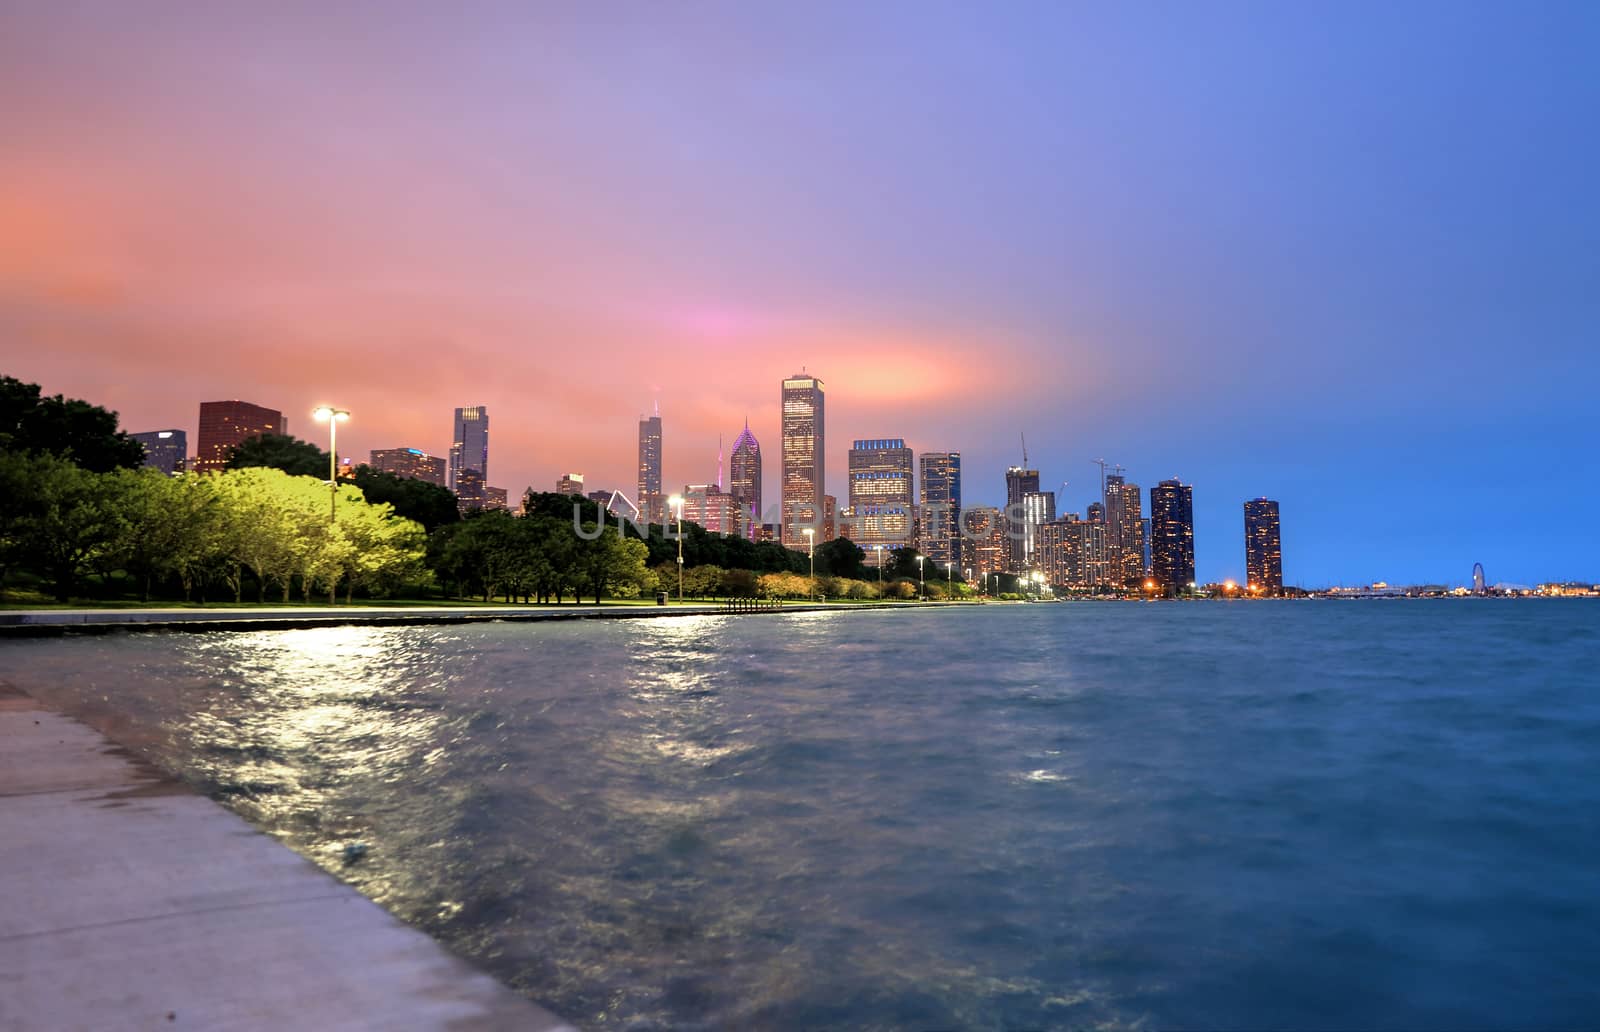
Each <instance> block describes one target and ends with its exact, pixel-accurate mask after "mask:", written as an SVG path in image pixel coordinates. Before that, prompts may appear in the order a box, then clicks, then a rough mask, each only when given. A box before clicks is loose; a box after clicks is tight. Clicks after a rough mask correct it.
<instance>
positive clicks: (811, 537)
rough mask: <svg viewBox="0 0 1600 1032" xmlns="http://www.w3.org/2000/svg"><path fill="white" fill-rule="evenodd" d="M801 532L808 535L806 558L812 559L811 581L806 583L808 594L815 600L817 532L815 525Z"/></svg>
mask: <svg viewBox="0 0 1600 1032" xmlns="http://www.w3.org/2000/svg"><path fill="white" fill-rule="evenodd" d="M800 533H802V534H804V535H805V536H806V558H807V559H809V560H810V561H811V583H810V584H808V585H806V595H807V596H808V597H809V598H810V599H811V601H813V602H815V601H816V600H817V532H816V529H815V528H813V527H807V528H806V529H805V530H802V531H801V532H800Z"/></svg>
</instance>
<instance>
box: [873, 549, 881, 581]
mask: <svg viewBox="0 0 1600 1032" xmlns="http://www.w3.org/2000/svg"><path fill="white" fill-rule="evenodd" d="M872 550H873V551H874V552H877V553H878V583H879V584H882V583H883V546H882V545H873V546H872Z"/></svg>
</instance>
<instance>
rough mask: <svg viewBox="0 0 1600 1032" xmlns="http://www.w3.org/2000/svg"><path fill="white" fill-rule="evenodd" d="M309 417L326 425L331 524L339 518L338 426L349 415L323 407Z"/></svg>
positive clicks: (329, 520)
mask: <svg viewBox="0 0 1600 1032" xmlns="http://www.w3.org/2000/svg"><path fill="white" fill-rule="evenodd" d="M311 416H312V418H314V419H315V420H316V421H317V422H319V423H327V424H328V522H329V523H333V522H335V521H337V520H338V518H339V424H340V423H343V422H344V421H345V420H347V419H349V418H350V413H348V412H346V411H345V410H344V409H336V408H329V407H328V406H327V405H323V406H322V407H320V408H318V409H316V410H314V411H313V412H312V413H311Z"/></svg>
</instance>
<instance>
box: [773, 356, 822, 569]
mask: <svg viewBox="0 0 1600 1032" xmlns="http://www.w3.org/2000/svg"><path fill="white" fill-rule="evenodd" d="M823 400H824V399H823V386H822V381H821V380H819V379H817V378H816V377H815V376H810V375H808V374H807V373H805V372H803V371H802V372H799V373H796V374H795V375H793V376H791V377H789V378H788V379H786V380H784V381H783V433H782V448H783V481H782V488H783V501H782V521H783V531H782V534H783V543H784V544H785V545H788V546H789V547H790V548H804V547H805V545H806V537H805V535H804V534H802V533H801V531H802V530H805V529H806V528H808V527H809V528H811V529H812V530H814V531H815V532H816V538H817V540H818V542H819V543H820V542H821V541H824V540H826V538H825V537H824V536H823V532H824V530H825V529H826V528H825V526H824V512H823V494H824V492H826V490H827V487H826V482H827V479H826V474H827V464H826V462H825V455H826V438H825V433H824V425H825V419H824V412H823Z"/></svg>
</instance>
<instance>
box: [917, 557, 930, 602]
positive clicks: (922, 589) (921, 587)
mask: <svg viewBox="0 0 1600 1032" xmlns="http://www.w3.org/2000/svg"><path fill="white" fill-rule="evenodd" d="M927 595H928V592H927V585H925V584H924V583H923V582H922V556H920V555H919V556H917V601H918V602H921V601H923V600H924V599H925V598H927Z"/></svg>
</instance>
